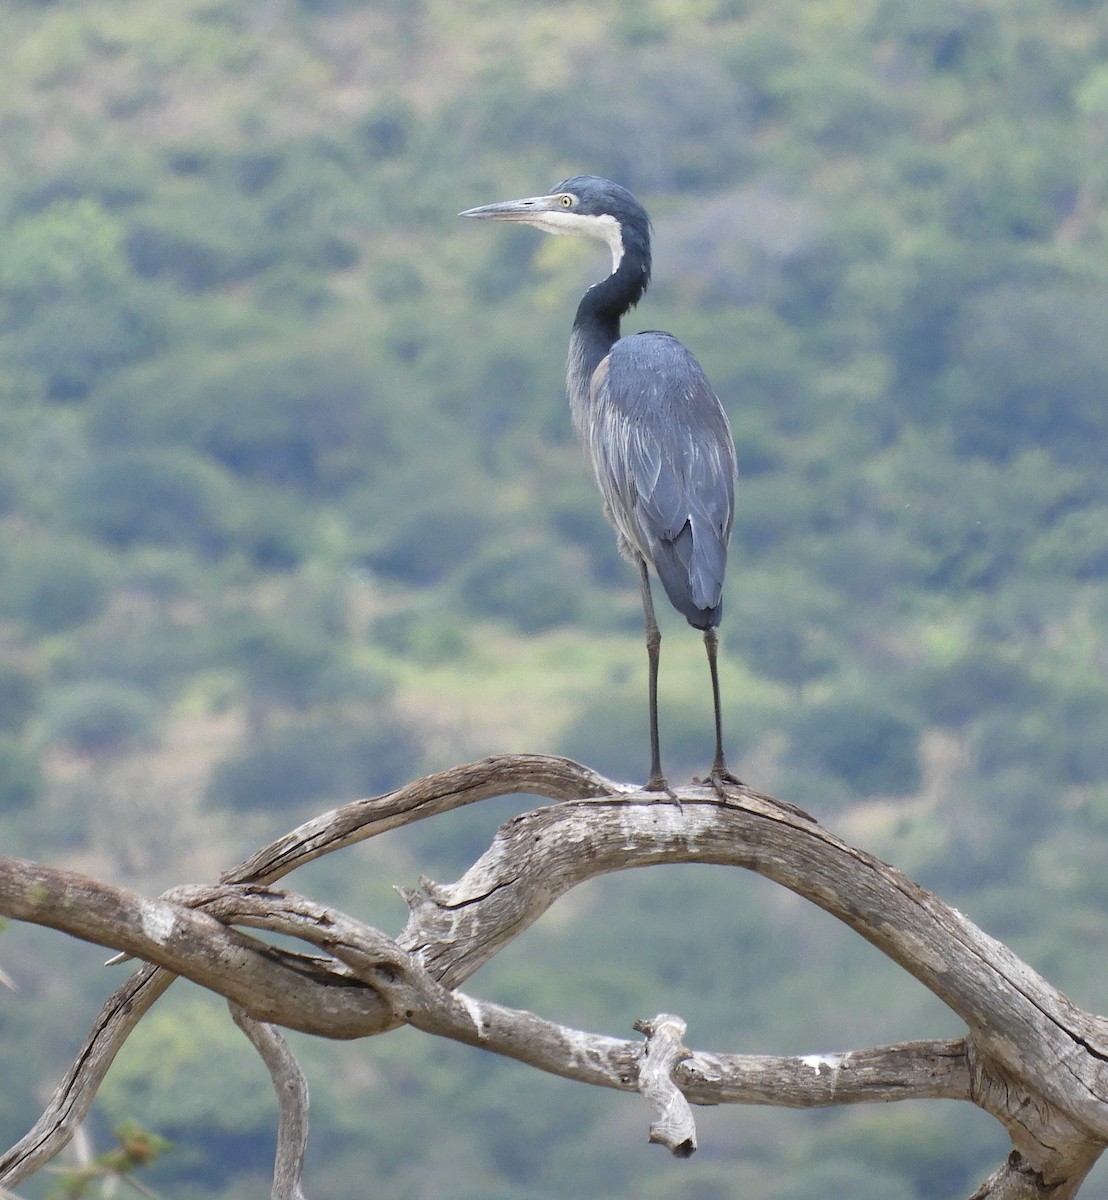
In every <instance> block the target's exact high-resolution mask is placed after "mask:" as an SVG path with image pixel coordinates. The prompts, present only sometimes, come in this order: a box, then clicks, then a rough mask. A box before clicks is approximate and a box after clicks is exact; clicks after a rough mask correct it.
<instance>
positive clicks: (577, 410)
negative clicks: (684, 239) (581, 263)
mask: <svg viewBox="0 0 1108 1200" xmlns="http://www.w3.org/2000/svg"><path fill="white" fill-rule="evenodd" d="M649 282H650V242H649V240H648V239H647V238H646V237H645V236H642V237H639V236H633V235H630V236H629V235H627V234H626V233H625V235H624V243H623V253H622V255H621V257H620V258H619V261H618V262H617V263H616V266H615V269H614V270H613V271H612V273H611V275H609V276H608V278H607V279H604V280H601V282H600V283H597V284H594V285H593V286H592V287H591V288H589V290H588V291H587V292H586V293H585V294H584V296H582V297H581V303H580V304H579V305H578V306H577V316H576V317H575V318H574V322H573V333H572V335H571V336H570V340H569V362H568V364H567V368H566V384H567V390H568V392H569V402H570V409H571V411H572V413H573V422H574V425H575V426H576V427H577V431H578V433H582V434H583V432H584V423H585V420H586V415H587V409H588V405H589V385H590V382H591V380H592V377H593V373H594V372H595V371H596V368H597V367H598V366H599V365H600V363H601V362H602V361H603V359H604V357H605V356H606V355H607V353H608V351H609V350H611V348H612V347H613V346H614V345H615V343H616V342H617V341H619V336H620V333H619V322H620V318H621V317H622V316H623V314H624V313H626V312H627V311H628V309H630V308H633V307H634V306H635V305H636V304H637V303H638V302H639V300H640V299H641V298H642V294H643V292H645V291H646V288H647V284H648V283H649Z"/></svg>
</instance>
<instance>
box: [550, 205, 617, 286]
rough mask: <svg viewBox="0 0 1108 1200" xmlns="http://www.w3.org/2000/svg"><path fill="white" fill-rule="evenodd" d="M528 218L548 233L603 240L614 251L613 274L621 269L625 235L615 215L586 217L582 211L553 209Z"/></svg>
mask: <svg viewBox="0 0 1108 1200" xmlns="http://www.w3.org/2000/svg"><path fill="white" fill-rule="evenodd" d="M527 220H528V224H530V225H537V226H538V227H539V228H540V229H545V230H546V232H547V233H568V234H575V235H576V236H577V237H588V238H592V239H593V240H594V241H597V242H603V243H604V244H605V245H606V246H607V247H608V249H609V250H610V251H611V252H612V274H613V275H614V274H615V272H616V271H618V270H619V264H620V263H621V262H622V261H623V235H622V234H621V232H620V226H619V222H618V221H617V220H616V219H615V217H613V216H608V215H604V216H600V217H586V216H584V215H583V214H582V213H575V212H569V211H568V210H563V209H551V210H550V211H549V212H544V213H536V214H535V215H534V216H533V217H528V219H527Z"/></svg>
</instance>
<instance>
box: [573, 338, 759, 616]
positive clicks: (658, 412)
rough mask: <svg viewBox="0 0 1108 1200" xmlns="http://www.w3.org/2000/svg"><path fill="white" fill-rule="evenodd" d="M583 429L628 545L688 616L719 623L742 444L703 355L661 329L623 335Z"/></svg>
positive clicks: (597, 376) (602, 371) (597, 384)
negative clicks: (735, 438)
mask: <svg viewBox="0 0 1108 1200" xmlns="http://www.w3.org/2000/svg"><path fill="white" fill-rule="evenodd" d="M589 408H590V412H589V420H588V427H587V429H586V431H585V432H586V438H587V441H588V446H589V451H590V454H591V457H592V462H593V467H594V470H595V472H596V478H597V482H598V483H599V485H600V490H601V492H602V493H603V495H604V500H605V502H606V505H607V509H608V515H609V518H610V519H611V521H612V524H613V525H614V526H615V527H616V530H617V532H618V533H619V534H620V540H621V545H623V546H624V548H627V547H629V548H631V549H633V550H634V551H636V552H637V553H639V554H641V555H642V556H643V558H645V559H646V561H647V562H648V563H650V564H651V565H652V566H653V567H654V569H655V571H656V572H657V574H658V578H659V579H660V580H661V581H662V586H663V587H664V588H665V590H666V595H667V596H668V597H669V599H670V602H671V603H672V604H673V606H674V608H676V609H677V610H678V611H679V612H681V613H683V614H684V616H685V617H686V618H687V620H688V621H689V624H691V625H694V626H696V627H697V628H699V629H706V628H708V627H709V626H712V625H718V624H719V618H720V611H721V604H722V596H723V577H724V572H725V570H726V567H727V543H728V540H729V538H730V536H731V525H732V521H733V520H734V512H735V445H734V442H733V441H732V438H731V428H730V425H729V424H728V421H727V415H726V413H724V411H723V408H722V407H721V406H720V403H719V400H718V399H717V398H716V395H715V393H714V392H713V391H712V387H711V384H710V383H709V382H708V380H707V378H706V377H705V375H704V372H703V371H702V370H701V368H700V364H699V363H698V362H697V361H696V359H695V358H694V357H693V356H692V354H690V353H689V351H688V350H686V349H685V347H684V346H683V345H682V344H681V343H680V342H679V341H677V339H676V338H673V337H670V336H669V334H664V333H639V334H635V335H633V336H632V337H627V338H622V339H621V340H620V341H618V342H617V343H616V344H615V345H614V346H613V347H612V349H611V352H610V353H609V354H608V356H607V357H606V358H605V359H604V360H603V361H602V362H601V364H600V366H599V367H597V369H596V371H595V373H594V375H593V379H592V388H591V396H590V406H589Z"/></svg>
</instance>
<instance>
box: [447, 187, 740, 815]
mask: <svg viewBox="0 0 1108 1200" xmlns="http://www.w3.org/2000/svg"><path fill="white" fill-rule="evenodd" d="M461 215H462V216H464V217H479V218H483V219H487V220H499V221H516V222H522V223H525V224H529V225H535V226H537V227H538V228H540V229H543V230H545V231H546V232H547V233H556V234H558V233H560V234H575V235H578V236H584V237H590V238H594V239H596V240H598V241H601V242H604V243H605V244H606V245H607V246H608V248H609V250H610V251H611V254H612V271H611V274H610V275H608V277H607V278H606V279H604V280H602V281H601V282H600V283H597V284H594V285H593V286H592V287H591V288H589V290H588V291H587V292H586V293H585V295H584V296H583V297H582V298H581V302H580V304H579V305H578V308H577V316H576V318H575V320H574V323H573V333H572V335H571V337H570V344H569V360H568V364H567V367H566V388H567V391H568V393H569V401H570V411H571V413H572V415H573V423H574V425H575V427H576V429H577V432H578V435H579V436H580V438H581V441H582V443H583V445H584V447H585V451H586V454H587V455H588V458H589V461H590V463H591V464H592V468H593V473H594V474H595V476H596V482H597V485H598V486H599V488H600V492H601V495H602V496H603V497H604V509H605V514H606V515H607V517H608V520H609V521H610V522H611V524H612V525H613V526H614V528H615V530H616V535H617V541H618V543H619V548H620V552H621V553H622V554H623V555H624V557H625V558H627V559H628V560H629V561H631V562H632V563H634V564H635V565H636V566H637V567H638V570H639V584H640V589H641V592H642V603H643V615H644V619H645V625H646V644H647V653H648V657H649V665H650V693H649V700H650V748H651V769H650V779H649V780H648V782H647V785H646V786H647V788H648V789H652V790H666V791H668V785H667V783H666V780H665V776H664V775H663V774H662V768H661V755H660V750H659V739H658V703H657V688H658V661H659V647H660V644H661V634H660V632H659V630H658V623H657V620H656V618H655V614H654V604H653V600H652V598H651V594H650V577H649V570H648V568H653V570H654V572H655V574H656V575H657V576H658V578H659V579H660V580H661V582H662V586H663V588H665V592H666V595H667V596H668V597H669V600H670V603H671V604H672V605H673V606H674V608H676V609H677V611H678V612H680V613H681V614H682V615H683V616H684V617H685V618H686V620H687V621H688V622H689V624H690V625H692V626H693V627H694V628H696V629H701V630H703V631H704V645H705V648H706V650H707V654H708V665H709V669H710V673H711V681H712V700H713V706H714V712H715V742H716V749H715V758H714V760H713V762H712V768H711V772H710V778H711V779H712V780H713V782H715V783H716V785H717V786H720V785H722V784H723V783H725V782H735V780H734V776H732V775H731V773H730V772H729V771H728V770H727V764H726V762H725V759H724V753H723V732H722V720H721V715H720V700H719V678H718V673H717V668H716V627H717V626H718V625H719V622H720V618H721V616H722V613H723V580H724V574H725V572H726V568H727V543H728V539H729V538H730V536H731V525H732V522H733V519H734V510H735V446H734V442H733V441H732V438H731V428H730V425H729V424H728V421H727V415H726V413H725V412H724V411H723V408H722V406H721V405H720V402H719V400H718V399H717V397H716V395H715V393H714V392H713V391H712V387H711V384H709V382H708V380H707V378H706V377H705V375H704V372H703V371H702V370H701V368H700V364H699V363H698V362H697V361H696V359H695V358H694V357H693V355H692V354H691V353H690V352H689V350H687V349H686V348H685V347H684V346H683V345H682V344H681V343H680V342H679V341H678V340H677V339H676V338H674V337H672V336H671V335H670V334H668V333H660V332H657V331H650V332H646V333H636V334H633V335H631V336H630V337H621V336H620V318H621V317H622V316H623V315H624V313H626V312H627V311H628V309H630V308H632V307H633V306H634V305H635V304H637V303H638V301H639V299H640V298H641V297H642V294H643V292H644V291H645V290H646V287H647V284H648V283H649V282H650V265H651V256H650V221H649V218H648V217H647V215H646V212H645V211H644V210H643V208H642V206H641V205H640V204H639V203H638V202H637V201H636V200H635V198H634V197H633V196H632V195H631V193H630V192H628V191H627V189H626V188H623V187H621V186H620V185H619V184H615V183H612V182H610V181H609V180H606V179H599V178H597V177H596V176H592V175H578V176H575V177H574V178H572V179H566V180H563V182H561V183H559V184H558V185H557V186H556V187H554V188H552V189H551V191H550V192H549V193H548V194H547V195H545V196H532V197H529V198H527V199H524V200H511V201H507V202H504V203H500V204H488V205H485V206H483V207H481V208H473V209H469V210H468V211H467V212H464V213H462V214H461Z"/></svg>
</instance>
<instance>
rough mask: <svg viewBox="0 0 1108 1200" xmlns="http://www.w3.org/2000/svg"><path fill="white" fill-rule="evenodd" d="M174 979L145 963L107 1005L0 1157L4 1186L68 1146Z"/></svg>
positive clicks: (0, 1182) (0, 1183)
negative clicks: (40, 1107) (32, 1118)
mask: <svg viewBox="0 0 1108 1200" xmlns="http://www.w3.org/2000/svg"><path fill="white" fill-rule="evenodd" d="M173 980H174V976H173V975H171V974H170V973H169V972H168V971H162V970H159V969H158V968H156V967H150V966H143V967H140V968H139V969H138V970H137V971H136V972H135V973H134V974H133V975H132V976H131V978H130V979H128V980H127V982H126V983H125V984H123V986H122V987H120V988H119V989H118V990H117V991H116V992H115V994H114V995H113V996H112V997H111V999H110V1000H109V1001H108V1002H107V1004H105V1005H104V1007H103V1008H102V1009H101V1011H100V1015H99V1016H98V1017H97V1019H96V1023H95V1024H94V1025H93V1027H92V1031H91V1032H90V1033H89V1036H88V1037H87V1038H86V1039H85V1044H84V1045H83V1046H82V1047H81V1051H80V1053H79V1054H78V1055H77V1057H76V1059H75V1060H74V1062H73V1065H72V1066H71V1067H70V1068H69V1070H68V1071H67V1072H66V1076H65V1078H64V1079H63V1080H62V1082H61V1083H60V1084H59V1085H58V1087H57V1088H56V1089H55V1090H54V1094H53V1095H52V1096H51V1097H50V1101H49V1103H48V1104H47V1106H46V1108H45V1110H44V1111H43V1113H42V1115H41V1116H40V1117H39V1119H38V1120H37V1121H36V1122H35V1123H34V1125H33V1126H32V1127H31V1129H29V1130H28V1131H27V1133H26V1134H24V1136H23V1137H21V1138H20V1139H19V1141H18V1142H16V1144H15V1145H14V1146H13V1147H12V1148H11V1149H10V1150H9V1151H8V1152H7V1153H6V1154H4V1155H2V1156H0V1188H14V1187H17V1186H18V1185H19V1184H20V1183H21V1182H22V1181H23V1180H24V1179H26V1178H27V1177H28V1176H29V1175H32V1174H34V1172H35V1171H37V1170H38V1169H39V1167H41V1166H43V1165H44V1164H45V1163H48V1162H49V1161H50V1160H51V1159H52V1158H53V1157H54V1156H55V1155H56V1154H57V1153H58V1152H59V1151H60V1150H62V1149H63V1148H64V1147H65V1146H66V1145H67V1144H68V1142H69V1140H70V1138H72V1137H73V1135H74V1133H75V1132H76V1130H77V1128H78V1126H79V1125H80V1124H81V1122H82V1121H83V1120H84V1119H85V1117H86V1116H87V1115H88V1111H89V1109H90V1108H91V1107H92V1102H93V1100H94V1099H95V1097H96V1093H97V1091H98V1090H99V1088H100V1084H101V1083H102V1082H103V1080H104V1076H105V1075H106V1074H107V1072H108V1068H109V1067H110V1066H111V1065H112V1062H113V1061H114V1059H115V1056H116V1055H117V1054H118V1053H119V1051H120V1049H121V1047H122V1046H123V1043H124V1042H125V1041H126V1040H127V1038H128V1037H130V1035H131V1033H132V1031H133V1030H134V1028H135V1026H136V1025H137V1024H138V1023H139V1021H141V1020H142V1018H143V1017H144V1016H145V1015H146V1013H147V1012H148V1011H149V1010H150V1008H151V1007H152V1006H153V1005H154V1003H155V1002H156V1001H157V1000H158V999H159V997H160V996H161V995H162V993H163V992H165V990H166V988H168V987H169V985H170V984H171V983H172V982H173Z"/></svg>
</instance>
